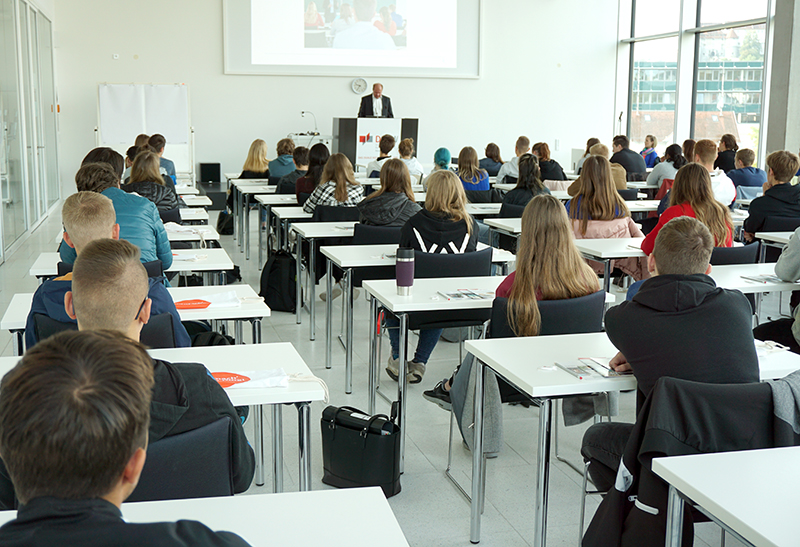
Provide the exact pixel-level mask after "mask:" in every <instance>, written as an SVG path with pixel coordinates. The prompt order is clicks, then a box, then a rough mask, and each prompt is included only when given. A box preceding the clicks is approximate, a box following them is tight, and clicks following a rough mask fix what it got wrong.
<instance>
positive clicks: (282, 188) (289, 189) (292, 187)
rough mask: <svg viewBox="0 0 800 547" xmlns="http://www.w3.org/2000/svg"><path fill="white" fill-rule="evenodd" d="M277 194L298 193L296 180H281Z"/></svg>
mask: <svg viewBox="0 0 800 547" xmlns="http://www.w3.org/2000/svg"><path fill="white" fill-rule="evenodd" d="M275 193H276V194H295V193H297V188H296V184H295V183H294V182H281V183H280V184H278V188H277V189H276V190H275Z"/></svg>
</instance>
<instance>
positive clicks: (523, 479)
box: [0, 213, 777, 547]
mask: <svg viewBox="0 0 800 547" xmlns="http://www.w3.org/2000/svg"><path fill="white" fill-rule="evenodd" d="M256 216H257V215H251V219H253V229H252V230H251V234H252V243H251V244H252V247H251V253H252V254H251V257H252V258H251V260H250V261H246V260H245V259H244V255H243V254H241V253H240V252H239V248H238V246H236V243H235V242H234V241H233V239H232V238H231V237H230V236H227V237H223V241H222V244H223V247H225V249H227V250H228V252H229V253H230V255H231V257H232V258H233V261H234V263H236V264H238V265H240V266H241V269H242V275H243V278H244V282H246V283H250V284H251V285H252V286H253V287H256V290H258V289H257V288H258V285H259V278H260V275H261V272H260V270H258V265H257V263H256V260H255V257H257V254H258V253H257V240H256V237H257V232H256V227H255V226H256V225H255V217H256ZM211 217H212V219H211V220H212V223H213V222H214V220H215V217H216V215H215V214H214V213H212V215H211ZM60 228H61V224H60V217H59V215H58V214H56V215H54V216H53V217H52V218H50V219H48V220H47V221H46V222H45V223H44V224H43V225H42V226H40V227H39V228H38V229H37V230H36V231H35V232H34V233H33V234H32V235H31V237H30V238H29V239H28V240H27V241H26V242H25V244H24V245H23V246H22V247H21V248H20V249H19V250H18V251H17V252H15V253H14V254H13V255H12V256H10V257H7V258H6V262H5V263H4V264H3V265H2V266H0V307H2V309H3V310H5V308H6V307H7V305H8V302H9V301H10V299H11V297H12V296H13V295H14V294H15V293H19V292H32V291H33V290H35V289H36V286H37V282H36V280H35V279H34V278H32V277H30V276H29V275H28V269H29V268H30V266H31V264H32V263H33V261H34V260H35V258H36V257H37V256H38V254H39V253H40V252H42V251H50V250H54V247H55V244H54V243H53V240H54V237H55V236H56V233H57V232H58V231H59V230H60ZM322 287H324V282H323V285H322ZM321 290H324V288H320V289H319V290H318V292H319V291H321ZM336 302H337V306H336V307H335V308H334V309H335V311H336V313H335V317H336V321H337V323H336V325H337V327H338V324H339V323H338V321H339V317H340V313H339V311H340V308H339V307H338V303H339V302H340V301H338V300H337V301H336ZM317 304H318V306H317V312H318V313H317V340H316V341H315V342H310V341H309V340H308V321H309V317H308V314H304V315H303V324H302V325H297V324H296V323H295V316H294V315H293V314H288V313H281V312H274V313H273V315H272V317H270V318H269V319H267V320H265V321H264V322H263V327H262V330H263V333H262V335H263V341H264V342H265V343H267V342H277V341H284V342H292V343H293V344H294V346H295V347H296V348H297V350H298V352H299V353H300V355H301V356H302V357H303V358H304V359H305V361H306V363H307V364H308V366H309V367H310V368H311V370H312V371H313V373H314V374H316V375H317V376H319V377H320V378H322V379H324V380H325V382H327V384H328V387H329V389H330V395H331V401H330V404H333V405H336V406H341V405H350V406H355V407H357V408H366V405H367V393H366V390H367V332H368V305H367V302H366V301H365V298H364V296H363V294H362V295H361V296H360V298H358V299H357V300H356V302H355V342H354V344H355V345H354V376H353V378H354V387H353V393H352V394H351V395H346V394H345V393H344V351H343V350H342V347H341V346H340V345H339V344H338V342H334V345H333V367H332V368H331V369H330V370H328V369H326V368H325V339H324V333H325V324H324V306H323V304H322V302H321V301H319V300H318V302H317ZM764 309H765V311H766V315H769V316H773V317H775V316H776V315H777V297H776V296H775V295H769V296H768V297H767V298H766V299H765V305H764ZM337 332H338V329H337ZM414 342H415V340H414V339H413V338H412V345H413V343H414ZM387 345H388V342H387ZM0 348H2V355H11V353H12V348H11V345H10V335H9V334H8V333H7V332H0ZM386 354H387V352H386V349H384V352H383V355H384V356H385V355H386ZM457 361H458V347H457V345H456V344H453V343H447V342H444V341H440V342H439V344H438V345H437V346H436V349H435V350H434V353H433V355H432V358H431V361H430V362H429V364H428V371H427V373H426V377H425V379H424V380H423V382H422V383H421V384H419V385H416V386H411V397H410V400H409V420H408V432H407V443H406V464H405V474H404V475H403V477H402V488H403V490H402V492H401V493H400V494H398V495H397V496H395V497H393V498H391V499H390V500H389V503H390V505H391V507H392V509H393V510H394V513H395V515H396V516H397V520H398V521H399V523H400V525H401V527H402V529H403V532H404V533H405V535H406V537H407V539H408V542H409V544H410V545H412V546H420V547H434V546H466V545H469V544H470V543H469V505H468V504H467V502H466V501H465V499H464V498H463V497H462V496H461V495H460V493H458V491H457V490H456V489H455V487H454V486H453V485H452V484H451V483H450V482H449V481H448V480H447V479H446V477H445V476H444V473H443V471H444V469H445V466H446V463H447V437H448V431H449V417H450V415H449V413H446V412H444V411H442V410H441V409H440V408H439V407H438V406H436V405H433V404H431V403H429V402H427V401H425V400H424V399H423V398H422V391H423V390H425V389H430V388H431V387H432V386H433V385H434V384H435V383H436V382H437V381H438V380H440V379H442V378H444V377H447V376H449V375H450V373H451V372H452V370H453V368H454V367H455V366H456V364H457ZM278 365H279V363H276V366H278ZM381 382H382V384H383V385H384V386H385V387H386V388H387V389H388V390H392V389H393V388H394V386H395V384H394V383H393V382H392V381H391V380H390V379H389V378H388V377H387V376H386V375H385V374H382V377H381ZM378 401H379V406H378V409H379V412H388V410H389V409H388V405H387V404H386V403H384V402H383V401H382V400H381V399H380V398H379V399H378ZM634 404H635V402H634V395H633V394H632V393H623V394H622V396H621V405H620V406H621V416H620V417H619V420H625V421H633V420H634ZM322 408H323V405H322V404H321V403H320V404H315V405H314V406H313V409H312V420H313V423H312V432H313V433H314V435H313V437H312V457H313V469H312V471H313V478H312V488H314V489H322V488H329V487H328V486H326V485H324V484H322V482H321V476H322V456H321V451H320V437H319V434H318V433H317V431H318V429H317V428H318V425H317V424H318V423H319V422H318V419H319V416H320V413H321V410H322ZM503 412H504V427H505V443H506V444H505V447H504V449H503V451H502V453H501V454H500V456H499V457H498V458H497V459H495V460H489V463H488V474H487V493H486V506H485V512H484V515H483V521H482V541H481V545H484V546H486V547H492V546H503V547H516V546H525V545H529V544H532V534H533V519H532V515H533V497H532V494H533V487H534V484H535V480H536V479H535V469H536V449H535V440H536V435H537V430H538V412H537V410H536V409H524V408H522V407H509V406H507V405H506V406H504V409H503ZM283 417H284V435H285V438H284V452H285V453H284V460H285V465H286V468H285V488H286V490H290V491H291V490H295V489H296V488H297V464H296V462H297V420H296V416H295V413H294V411H293V409H292V408H291V407H285V409H284V413H283ZM266 418H267V419H266V420H265V423H269V415H267V417H266ZM587 427H588V424H585V425H581V426H575V427H570V428H564V427H563V423H562V426H561V427H560V430H559V431H560V447H559V450H560V453H561V454H562V455H563V456H565V457H567V458H569V459H570V460H572V461H574V462H575V463H576V464H577V463H579V453H578V449H579V446H580V441H581V438H582V435H583V432H584V431H585V430H586V428H587ZM246 429H247V434H248V435H249V436H252V425H251V422H248V424H247V425H246ZM267 457H268V461H267V466H266V469H267V470H268V471H267V483H266V485H265V486H263V487H256V486H253V487H252V488H251V489H250V490H248V493H264V492H270V491H271V488H272V486H271V476H270V475H269V469H271V462H270V461H269V458H270V456H269V451H268V456H267ZM470 458H471V457H470V454H469V452H467V451H466V450H465V449H464V448H462V446H461V442H460V439H457V440H456V441H455V442H454V447H453V461H454V474H455V475H456V476H457V477H459V480H460V481H461V483H462V485H465V487H467V488H468V487H469V481H470V465H471V459H470ZM580 479H581V477H580V476H579V475H578V474H577V473H576V472H575V471H573V470H572V469H571V468H570V467H568V466H567V465H565V464H563V463H561V462H559V461H556V460H555V459H553V465H552V466H551V486H550V498H549V519H548V544H549V545H551V546H561V545H570V546H574V545H577V544H578V509H579V503H580V484H581V482H580ZM597 504H598V501H597V499H592V498H590V499H589V500H588V503H587V517H586V518H587V523H588V521H589V520H590V519H591V515H592V514H593V513H594V511H595V509H596V507H597ZM308 517H309V519H310V521H313V515H309V516H308ZM354 526H355V525H354ZM696 530H697V538H696V540H695V545H697V546H703V547H705V546H707V545H718V544H719V529H718V528H717V527H716V526H714V525H712V524H702V525H697V526H696ZM354 532H355V528H354ZM376 544H377V543H376ZM727 545H728V546H731V545H734V546H736V545H739V544H738V543H737V542H736V541H733V540H731V539H730V538H729V539H728V543H727Z"/></svg>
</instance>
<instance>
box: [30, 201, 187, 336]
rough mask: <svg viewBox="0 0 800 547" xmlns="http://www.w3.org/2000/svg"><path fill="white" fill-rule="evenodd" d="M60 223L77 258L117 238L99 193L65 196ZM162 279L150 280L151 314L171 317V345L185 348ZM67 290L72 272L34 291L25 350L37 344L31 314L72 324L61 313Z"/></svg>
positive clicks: (110, 207) (106, 203) (181, 329)
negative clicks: (93, 245)
mask: <svg viewBox="0 0 800 547" xmlns="http://www.w3.org/2000/svg"><path fill="white" fill-rule="evenodd" d="M61 222H62V223H63V225H64V242H65V243H66V244H67V245H69V246H70V247H72V248H73V249H75V253H76V254H78V255H80V254H81V251H82V250H83V249H84V248H85V247H86V245H88V244H89V243H90V242H91V241H94V240H96V239H105V238H111V239H119V224H117V223H116V215H115V213H114V205H113V204H112V203H111V200H110V199H108V198H107V197H105V196H104V195H102V194H97V193H95V192H77V193H75V194H72V195H71V196H69V197H68V198H67V199H66V200H64V206H63V207H62V208H61ZM163 280H164V278H163V277H151V278H150V290H149V292H148V294H147V296H148V298H150V300H152V302H153V306H152V313H153V315H159V314H162V313H169V314H170V315H172V329H173V331H174V335H175V346H176V347H179V348H188V347H190V346H191V345H192V341H191V339H190V338H189V334H188V333H187V332H186V329H185V328H184V326H183V324H182V323H181V316H180V315H179V314H178V310H177V309H175V303H174V302H173V301H172V297H171V296H170V294H169V292H168V291H167V289H166V287H164V282H163ZM71 289H72V273H68V274H67V275H65V276H63V277H57V278H55V279H50V280H48V281H45V282H44V283H42V284H41V285H39V288H38V289H36V292H35V293H34V294H33V302H32V303H31V311H30V312H29V313H28V320H27V322H26V324H25V346H26V347H27V348H28V349H30V348H31V347H33V346H34V345H35V344H36V343H37V342H38V341H39V339H38V337H37V335H36V328H35V320H34V315H36V314H39V315H46V316H47V317H50V318H51V319H55V320H57V321H61V322H62V323H75V320H74V319H72V318H70V317H69V316H68V315H67V313H66V311H64V295H65V294H66V293H67V291H69V290H71Z"/></svg>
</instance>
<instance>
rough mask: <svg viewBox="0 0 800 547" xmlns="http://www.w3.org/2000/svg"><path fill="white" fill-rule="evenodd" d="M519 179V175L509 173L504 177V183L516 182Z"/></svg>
mask: <svg viewBox="0 0 800 547" xmlns="http://www.w3.org/2000/svg"><path fill="white" fill-rule="evenodd" d="M518 180H519V179H518V178H517V177H510V176H508V175H506V176H505V178H504V179H503V183H504V184H516V183H517V181H518Z"/></svg>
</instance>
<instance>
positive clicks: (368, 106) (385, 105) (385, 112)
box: [358, 94, 394, 118]
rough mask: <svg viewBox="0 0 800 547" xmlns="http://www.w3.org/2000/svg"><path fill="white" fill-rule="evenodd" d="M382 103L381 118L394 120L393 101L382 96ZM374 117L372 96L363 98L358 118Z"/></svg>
mask: <svg viewBox="0 0 800 547" xmlns="http://www.w3.org/2000/svg"><path fill="white" fill-rule="evenodd" d="M381 103H382V106H381V118H394V112H392V100H391V99H390V98H389V97H387V96H386V95H382V96H381ZM374 115H375V114H374V113H373V112H372V95H371V94H370V95H367V96H366V97H361V106H360V107H359V108H358V117H359V118H369V117H372V116H374Z"/></svg>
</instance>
